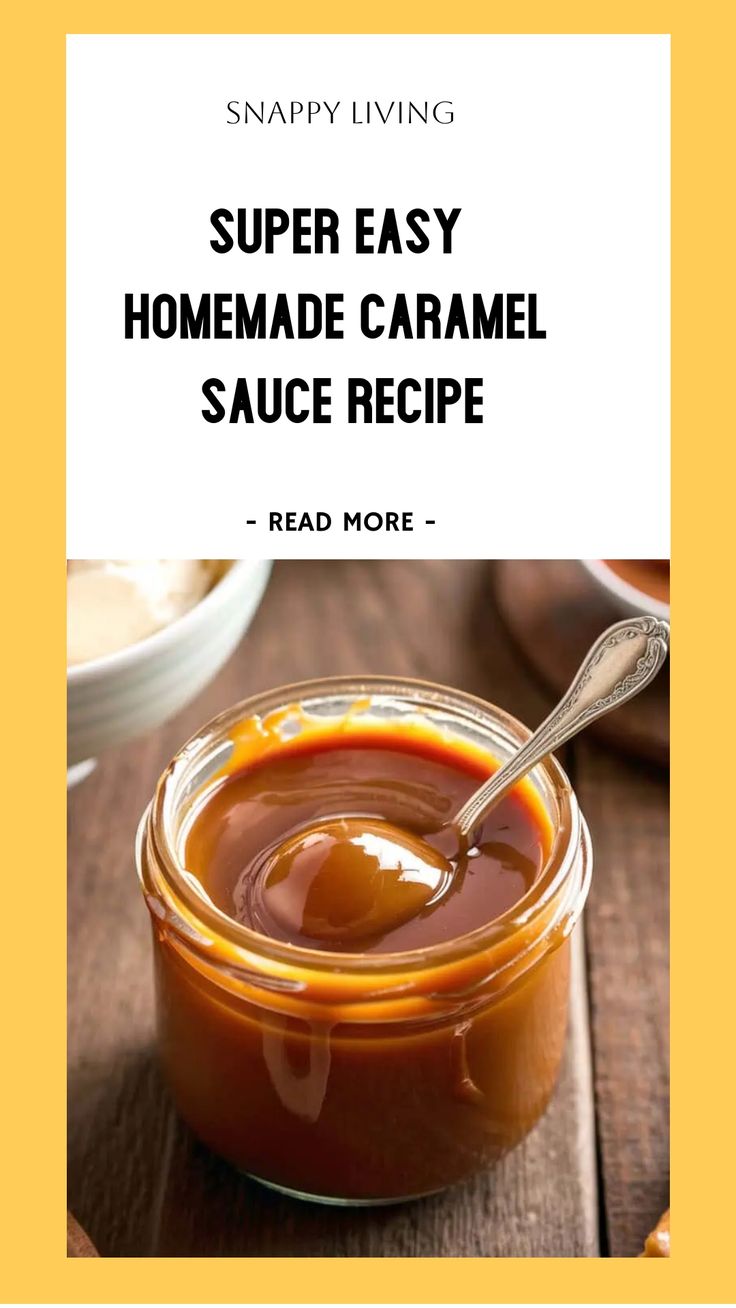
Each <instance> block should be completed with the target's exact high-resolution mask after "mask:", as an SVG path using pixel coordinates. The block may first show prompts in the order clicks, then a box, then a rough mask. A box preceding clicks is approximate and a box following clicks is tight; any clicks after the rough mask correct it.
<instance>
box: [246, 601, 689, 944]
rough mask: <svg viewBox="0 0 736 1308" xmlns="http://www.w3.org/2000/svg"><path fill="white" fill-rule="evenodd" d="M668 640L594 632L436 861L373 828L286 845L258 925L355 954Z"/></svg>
mask: <svg viewBox="0 0 736 1308" xmlns="http://www.w3.org/2000/svg"><path fill="white" fill-rule="evenodd" d="M669 636H670V629H669V626H668V624H667V623H666V622H660V621H658V620H657V619H656V618H651V617H645V618H632V619H631V620H630V621H627V622H617V623H616V624H615V625H614V626H613V627H609V628H608V630H607V631H604V632H603V635H602V636H600V637H599V639H598V640H597V641H596V642H595V645H594V646H593V648H592V649H591V650H589V651H588V654H587V655H586V657H585V659H584V660H583V663H582V665H581V667H580V669H579V671H578V673H577V676H576V677H575V680H574V681H573V683H572V685H571V686H570V688H569V690H568V691H567V693H566V694H565V696H564V697H563V698H562V699H561V700H560V702H559V704H558V705H557V707H556V708H555V709H553V710H552V712H551V713H550V715H549V717H548V718H546V719H545V721H544V722H543V723H542V725H541V726H540V727H537V730H536V731H535V732H534V735H533V736H530V738H529V740H527V742H526V744H524V745H522V747H521V749H519V750H517V752H516V753H515V754H514V755H513V756H512V757H511V758H510V759H508V760H507V762H506V763H504V764H503V766H502V767H501V768H499V770H498V772H495V773H494V774H493V776H492V777H490V778H489V779H488V781H486V782H484V784H483V785H482V786H480V787H479V788H478V790H476V791H475V793H474V794H472V795H471V796H470V799H468V800H467V801H466V803H465V804H463V806H462V808H461V809H460V811H459V813H457V814H456V816H455V817H454V818H453V819H450V821H449V822H447V823H446V824H445V826H444V827H443V828H442V831H441V832H439V833H437V835H440V836H442V843H443V845H444V847H445V848H444V851H442V850H440V849H439V848H436V847H435V846H434V845H430V844H429V843H428V842H427V841H425V840H424V839H423V838H422V837H421V836H415V835H412V834H410V833H409V832H407V831H402V830H401V829H400V828H399V827H397V826H394V824H393V823H391V822H385V821H383V820H382V819H378V818H370V819H366V818H349V817H346V818H338V819H331V820H328V821H323V822H319V823H316V824H315V825H314V826H312V827H308V828H307V829H306V830H305V831H298V832H297V833H296V834H295V835H292V836H290V837H289V838H288V839H287V840H285V841H284V842H283V844H281V845H280V846H279V847H278V848H277V849H275V850H274V851H272V853H271V855H270V856H269V858H268V859H267V860H266V861H265V863H264V866H263V869H262V875H261V876H260V877H259V880H258V883H257V885H255V886H254V889H253V895H254V901H253V902H254V904H255V914H256V916H257V917H258V919H259V920H260V919H262V921H263V923H266V924H267V923H269V922H270V923H271V924H273V923H274V922H275V923H276V924H277V926H278V929H279V930H281V931H285V932H286V938H287V939H293V938H295V936H296V937H298V936H299V935H303V934H306V935H307V936H308V937H309V938H310V939H313V940H314V939H317V940H321V941H323V942H325V943H326V944H327V945H328V946H331V945H332V944H334V942H335V940H338V941H339V943H340V944H341V945H342V946H343V947H344V946H345V945H346V944H354V945H355V947H356V948H358V947H360V944H361V941H363V940H364V939H365V938H366V937H367V936H375V935H376V934H378V935H384V934H385V933H386V932H387V931H389V930H393V929H395V928H396V927H397V926H400V925H401V924H402V923H403V922H404V921H407V920H408V919H409V918H412V917H415V916H416V915H417V914H418V913H419V912H421V911H423V910H424V909H425V908H427V907H429V906H430V905H431V904H434V903H436V902H437V901H438V899H439V898H440V897H441V896H442V895H444V894H445V893H446V892H447V890H448V889H449V888H450V887H451V885H452V879H453V873H454V869H456V868H457V867H459V866H461V864H462V862H463V860H464V859H465V858H466V856H467V855H468V853H469V852H470V851H471V850H472V848H473V846H474V844H475V837H476V835H477V833H478V832H479V830H480V827H481V824H482V822H483V819H484V818H485V817H486V816H487V814H488V813H489V812H490V811H491V809H492V808H493V807H494V805H496V804H497V803H498V802H499V800H501V799H502V798H503V797H504V795H506V794H507V793H508V791H509V790H511V788H512V786H515V785H516V784H517V782H519V781H520V780H521V778H522V777H524V776H526V774H527V772H530V771H531V769H532V768H533V767H535V765H536V764H537V763H540V762H541V761H542V759H544V758H546V756H547V755H548V754H551V753H552V752H553V750H555V749H558V748H559V746H560V745H563V744H564V743H565V741H566V740H569V739H570V737H571V736H574V735H575V734H576V733H577V732H578V731H580V730H581V729H582V728H583V727H587V725H588V723H589V722H594V721H595V719H596V718H600V717H602V716H603V714H604V713H610V711H611V709H615V708H618V707H619V705H620V704H625V703H626V701H627V700H629V699H632V698H633V696H634V695H638V694H639V691H640V690H643V689H644V687H645V686H648V685H649V682H650V681H651V680H652V678H653V677H655V676H656V674H657V672H658V671H659V669H660V668H661V666H662V664H663V663H664V660H665V658H666V657H667V650H668V648H669ZM448 843H450V844H451V849H449V850H448V849H447V844H448ZM305 885H306V886H307V888H308V893H307V895H306V896H305V893H304V887H305ZM305 905H306V907H307V908H308V909H309V911H308V912H306V911H305ZM335 906H339V908H340V912H339V913H337V915H336V910H335ZM333 919H334V920H333ZM264 929H265V928H264ZM267 929H268V933H269V934H270V933H271V927H268V928H267Z"/></svg>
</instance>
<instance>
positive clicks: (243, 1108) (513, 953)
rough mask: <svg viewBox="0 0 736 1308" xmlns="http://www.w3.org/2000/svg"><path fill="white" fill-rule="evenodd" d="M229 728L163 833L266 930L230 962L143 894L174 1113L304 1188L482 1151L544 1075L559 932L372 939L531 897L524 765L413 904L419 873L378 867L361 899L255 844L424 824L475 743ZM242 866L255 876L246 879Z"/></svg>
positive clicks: (407, 1193) (445, 805)
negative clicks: (458, 856)
mask: <svg viewBox="0 0 736 1308" xmlns="http://www.w3.org/2000/svg"><path fill="white" fill-rule="evenodd" d="M236 744H237V748H236V754H235V758H234V761H233V763H232V764H231V767H232V771H231V772H230V773H226V774H225V775H224V776H221V777H220V779H219V780H218V781H217V782H216V783H215V784H214V786H213V788H212V789H211V790H210V792H209V793H208V794H205V796H204V798H203V800H202V801H201V803H200V807H199V811H198V813H197V815H196V816H195V818H194V820H193V824H192V825H191V827H190V829H189V834H188V837H187V838H186V844H185V851H184V852H185V856H186V862H187V865H188V871H189V872H190V873H194V874H196V876H197V878H198V879H199V880H200V882H201V884H202V885H203V886H204V887H205V889H206V892H207V895H208V896H209V897H210V898H211V900H212V902H213V903H214V904H215V905H216V906H217V907H218V908H219V909H220V910H224V911H225V912H226V913H228V914H229V915H231V916H232V917H233V918H236V919H238V920H239V921H240V922H243V923H246V924H249V925H250V926H256V925H260V926H261V927H264V926H266V927H268V929H269V930H270V931H271V932H273V935H272V936H271V938H270V939H265V938H264V937H263V936H254V937H253V938H252V943H251V944H250V945H248V946H247V950H248V952H247V954H246V956H245V960H244V961H243V955H242V954H238V952H237V948H236V946H235V945H234V944H231V943H230V942H229V938H228V937H227V933H224V934H225V938H217V939H212V941H211V943H210V944H209V945H207V944H204V945H203V944H201V943H199V940H200V934H201V933H199V932H198V931H197V929H196V928H195V930H194V932H193V933H192V935H191V937H189V936H188V934H187V931H182V930H181V929H180V924H179V925H177V921H176V919H172V920H171V922H169V920H168V919H167V918H166V917H165V916H162V915H160V914H158V913H157V912H156V911H154V909H152V920H153V929H154V942H155V960H156V982H157V999H158V1025H159V1036H160V1046H161V1051H162V1057H163V1062H164V1067H165V1071H166V1074H167V1077H168V1080H169V1083H170V1085H171V1088H172V1091H173V1094H174V1098H175V1100H176V1102H177V1105H178V1107H179V1110H180V1112H181V1113H182V1115H183V1117H184V1118H185V1119H186V1121H187V1122H188V1123H189V1124H190V1125H191V1127H192V1128H193V1129H194V1131H195V1132H196V1133H197V1135H198V1136H199V1137H200V1138H201V1139H202V1140H203V1141H204V1142H205V1143H206V1144H208V1145H209V1146H210V1147H211V1148H213V1149H214V1150H215V1151H216V1152H217V1153H219V1154H221V1155H222V1156H223V1157H225V1158H227V1159H229V1160H230V1161H231V1162H232V1163H233V1164H234V1165H235V1166H236V1167H238V1168H240V1169H241V1170H243V1171H245V1172H247V1173H249V1174H250V1175H253V1176H256V1177H258V1178H260V1179H263V1180H266V1181H268V1182H269V1183H270V1184H273V1185H276V1186H278V1187H282V1188H285V1189H287V1190H288V1191H290V1192H293V1193H297V1194H301V1195H306V1196H311V1197H321V1198H332V1199H335V1200H341V1201H347V1202H351V1201H352V1202H362V1203H370V1202H382V1201H393V1200H398V1199H402V1198H408V1197H415V1196H419V1195H423V1194H428V1193H432V1192H434V1191H436V1190H439V1189H442V1188H444V1187H445V1186H447V1185H450V1184H453V1183H455V1182H458V1181H461V1180H463V1179H464V1178H466V1177H467V1176H469V1175H470V1174H472V1173H473V1172H475V1171H477V1170H478V1169H479V1168H482V1167H484V1166H488V1165H490V1164H492V1163H493V1162H495V1161H496V1160H497V1159H498V1158H499V1157H500V1156H501V1155H502V1154H503V1153H504V1152H505V1151H506V1150H508V1149H509V1148H511V1147H512V1146H513V1145H514V1144H516V1143H517V1141H518V1140H520V1139H521V1137H522V1136H523V1135H524V1134H525V1133H526V1132H527V1131H529V1130H530V1129H531V1127H532V1126H533V1125H534V1124H535V1122H536V1121H537V1120H538V1118H539V1117H540V1115H541V1113H542V1112H543V1111H544V1108H545V1107H546V1104H547V1102H548V1100H549V1097H550V1095H551V1093H552V1089H553V1086H554V1082H555V1079H556V1076H557V1072H558V1069H559V1064H560V1059H561V1056H562V1048H563V1042H564V1034H565V1028H566V1020H567V1000H568V990H569V940H568V937H567V934H566V932H564V931H557V930H555V931H553V933H552V934H551V935H549V934H544V928H543V927H542V926H541V925H540V923H539V920H538V919H537V918H536V917H534V918H530V919H529V920H528V922H527V920H526V919H525V921H524V923H523V924H522V925H515V926H511V925H509V926H508V927H507V928H506V927H504V929H503V930H502V932H501V934H500V935H494V936H493V939H492V942H491V940H490V938H489V943H487V944H485V945H478V944H477V943H476V944H473V943H468V944H464V943H462V942H457V944H453V945H452V946H450V947H447V948H450V949H451V952H449V953H448V954H447V956H446V957H444V961H443V962H442V963H441V964H440V963H438V962H437V961H436V960H435V959H434V956H433V955H432V954H431V952H430V954H427V955H424V954H422V953H420V954H419V955H418V956H417V955H416V954H415V955H412V954H407V953H393V954H391V955H390V958H389V955H387V954H386V953H385V951H386V950H388V949H392V950H395V949H397V948H398V949H400V950H409V949H420V950H421V949H424V948H430V950H431V947H432V945H433V943H435V948H443V946H442V945H441V944H437V943H436V942H443V941H454V940H455V938H456V937H458V936H461V935H462V933H464V932H468V931H470V930H471V928H478V927H481V926H482V924H483V923H486V922H488V921H489V919H490V918H493V917H495V915H497V914H499V913H504V912H505V911H506V910H508V909H510V908H511V907H512V906H513V905H514V904H515V903H516V902H517V901H518V900H519V898H520V896H522V895H524V894H525V892H526V891H528V890H529V887H531V891H530V896H533V895H534V893H535V889H534V883H535V878H536V877H537V875H538V872H539V869H540V866H541V863H542V861H543V860H544V859H545V856H546V854H547V851H548V850H549V847H550V843H551V838H552V832H551V829H550V823H549V820H548V818H547V816H546V812H545V811H544V810H543V808H542V805H541V802H540V801H539V800H538V799H536V798H535V792H533V790H532V788H531V786H528V785H527V784H526V783H524V785H522V786H521V787H520V788H518V789H517V791H516V792H514V794H513V796H511V797H510V798H509V799H508V800H507V801H505V803H504V804H503V805H501V806H500V807H499V808H498V809H497V810H496V812H495V813H494V814H493V815H492V817H491V818H490V819H489V821H488V822H487V824H486V826H485V827H484V830H483V832H482V838H481V841H480V846H481V850H480V853H479V855H478V856H477V858H476V859H475V860H474V861H472V862H471V863H470V864H469V866H468V867H467V868H465V869H464V871H463V872H462V873H461V874H460V875H459V876H457V878H454V879H453V884H452V885H451V887H450V888H449V890H447V891H446V893H445V894H443V895H442V896H441V897H440V900H439V901H438V902H437V903H436V904H435V905H434V906H432V905H431V904H430V903H429V899H431V897H432V895H431V894H429V896H428V895H427V894H426V893H425V890H426V887H425V888H424V889H422V888H421V886H420V890H419V893H418V895H417V897H416V898H415V899H413V900H412V903H411V904H409V905H408V906H407V903H406V901H404V900H402V904H401V909H400V911H397V909H396V900H395V895H396V893H397V887H396V884H395V878H394V881H393V883H392V878H391V876H389V877H388V883H387V884H388V889H387V891H386V886H383V888H382V885H383V883H382V882H381V868H380V867H378V868H372V869H370V877H369V880H370V879H371V877H375V876H377V877H378V882H376V883H375V884H374V885H373V887H372V888H371V891H370V894H368V896H367V898H365V899H363V900H361V895H360V893H359V887H358V886H357V885H356V883H355V881H354V873H355V872H356V868H353V869H351V870H350V872H349V873H348V876H349V879H352V880H351V886H350V893H349V894H348V895H347V896H346V898H345V900H344V901H343V903H342V907H341V904H340V903H339V902H335V903H334V904H333V905H330V903H328V902H327V900H329V899H330V898H331V897H332V894H333V892H334V886H335V884H336V881H335V880H334V879H333V878H332V873H330V874H329V875H328V877H327V881H325V882H322V883H320V884H319V886H318V887H317V890H318V891H319V893H317V890H315V881H319V878H320V875H322V874H324V869H323V868H322V873H321V872H320V867H319V866H317V868H316V869H315V868H314V867H313V866H312V867H311V868H310V867H309V866H307V867H306V870H305V869H304V868H303V869H302V874H303V875H302V876H301V879H300V876H299V875H297V876H296V878H295V881H294V885H293V886H291V885H290V881H291V875H292V873H294V871H295V869H294V868H292V867H291V866H290V865H289V863H288V855H289V851H290V849H291V852H292V853H293V852H294V847H293V846H287V851H286V853H287V859H286V864H285V866H284V867H282V869H281V871H282V872H283V873H284V875H283V877H282V882H283V885H282V882H279V879H278V870H279V861H278V858H277V859H276V862H275V863H274V862H273V861H271V862H269V858H268V851H272V850H273V849H276V850H278V848H279V846H280V845H281V842H283V841H284V840H287V841H288V840H289V838H290V837H294V836H295V835H297V847H298V833H299V832H300V831H303V830H304V828H305V827H309V826H310V824H313V823H314V822H315V821H318V820H322V819H326V820H329V821H332V820H333V819H336V818H339V817H340V816H344V815H345V814H353V815H359V816H361V817H362V819H363V820H364V822H365V825H366V827H369V826H370V824H371V823H376V822H380V821H381V820H390V821H392V822H393V823H395V824H396V825H398V826H400V827H402V828H404V829H406V830H408V831H410V832H413V833H415V834H417V833H419V834H421V835H427V837H428V838H429V840H430V843H431V842H433V841H435V840H439V839H440V837H439V836H438V835H437V833H438V832H439V831H440V829H441V827H442V825H443V824H444V823H445V821H446V820H447V818H448V817H449V816H450V815H451V814H452V813H454V812H455V811H456V810H457V807H458V805H459V804H460V803H461V802H462V800H463V799H464V798H465V797H466V796H467V795H468V794H469V792H470V791H471V790H472V789H473V788H474V787H475V786H476V785H477V784H478V782H479V780H481V779H482V777H484V776H486V775H487V774H488V773H489V772H490V771H492V770H493V766H494V765H493V762H492V761H491V760H490V758H489V756H488V755H487V754H485V752H484V751H481V750H480V749H475V747H473V748H470V747H468V748H464V747H463V745H462V744H461V743H460V742H458V744H457V747H456V746H455V745H454V744H453V743H446V742H444V741H443V740H442V739H441V738H440V737H439V736H438V735H437V736H435V734H434V733H432V734H431V735H430V734H429V733H424V732H423V731H419V730H418V729H417V728H414V727H412V728H408V729H407V728H404V729H403V730H402V729H400V728H398V727H397V728H396V729H389V728H386V730H385V731H383V730H381V731H380V732H377V731H375V730H373V731H370V732H367V733H366V734H365V735H363V736H361V735H360V733H356V734H354V735H353V734H351V732H350V730H349V729H346V728H342V729H340V730H335V731H334V733H333V734H332V736H330V735H329V733H328V734H327V735H326V736H324V737H321V738H319V739H312V740H311V741H310V740H307V741H306V742H305V743H299V742H293V743H292V744H290V745H286V744H283V745H277V746H276V747H273V746H272V744H271V736H270V734H269V735H267V736H266V737H265V738H264V736H263V730H262V726H261V724H260V723H258V722H255V723H253V724H252V725H250V726H249V725H248V724H245V725H244V727H243V728H242V729H241V730H240V735H239V737H238V738H237V741H236ZM249 759H250V762H249V761H248V760H249ZM322 853H323V854H324V849H323V851H322ZM264 855H265V861H264ZM317 862H318V864H319V859H318V860H317ZM379 863H380V859H379ZM427 866H428V872H427V875H428V876H429V877H430V879H431V878H432V876H433V875H434V873H433V870H432V865H431V862H430V864H429V865H427ZM264 869H265V871H264ZM274 869H275V872H274ZM363 870H364V871H365V868H364V869H363ZM388 870H389V872H390V871H391V869H390V868H389V869H388ZM435 870H436V869H435ZM269 871H270V872H271V873H274V875H275V877H276V880H275V882H272V883H271V884H270V885H269V884H268V878H269ZM297 871H298V869H297ZM383 871H386V868H384V869H383ZM259 877H261V879H262V883H264V882H265V883H266V894H265V895H261V896H260V898H259V896H255V898H254V897H253V895H252V893H251V894H250V895H249V888H250V890H251V891H252V889H253V886H254V885H256V886H257V885H258V878H259ZM338 879H339V878H338ZM328 882H330V885H329V887H327V883H328ZM420 882H421V877H420ZM379 883H380V884H379ZM280 885H282V889H285V890H286V897H285V899H284V898H283V897H282V898H281V899H280V900H279V899H278V896H277V897H276V898H274V895H275V892H276V891H277V890H278V888H279V886H280ZM325 887H327V888H328V889H329V892H330V893H329V894H328V895H327V897H326V898H325V896H323V894H322V891H323V890H324V889H325ZM373 891H376V894H374V893H373ZM384 891H386V893H384ZM401 894H403V892H401ZM269 895H270V899H269ZM310 897H312V898H311V900H310ZM308 900H310V904H311V907H310V905H308V903H307V901H308ZM267 901H268V902H267ZM259 913H265V914H266V916H267V918H268V921H264V920H262V918H260V917H259V916H258V915H259ZM553 913H554V905H553V904H552V903H551V902H550V903H549V905H546V906H545V908H544V909H543V910H541V915H542V918H543V919H544V920H547V921H551V920H552V916H553ZM346 923H347V930H346ZM356 923H359V924H360V926H359V932H360V933H362V937H361V939H362V943H361V955H360V960H361V962H360V966H358V965H357V964H356V963H351V958H355V953H353V954H352V955H351V954H349V953H347V952H345V951H346V949H348V948H352V950H353V951H355V948H356V929H355V928H356ZM366 923H367V926H366ZM325 924H327V925H325ZM540 933H541V934H540ZM328 937H329V939H328ZM473 939H474V938H473V937H468V941H471V940H473ZM484 939H485V937H484ZM259 940H260V941H261V942H262V943H261V944H259V943H258V941H259ZM294 941H296V942H297V943H305V942H306V943H308V945H309V946H310V947H311V951H312V952H311V954H308V955H304V954H303V953H302V954H300V953H299V952H298V951H296V950H295V951H294V955H293V963H292V962H291V958H292V956H291V955H290V954H289V952H288V951H290V950H291V949H292V948H293V942H294ZM284 942H285V943H284ZM290 942H291V943H290ZM269 947H272V949H276V948H277V947H278V949H279V950H280V951H281V952H280V953H279V954H278V955H277V956H276V958H277V963H276V964H274V963H273V962H272V961H271V962H266V961H265V960H272V959H273V958H274V955H273V954H272V953H271V954H269ZM238 948H239V947H238ZM244 948H245V947H244ZM326 950H328V951H329V952H325V951H326ZM284 951H286V953H284ZM341 951H342V952H341ZM312 957H314V959H315V960H316V961H315V962H311V961H310V959H311V958H312ZM259 959H260V961H259ZM384 960H385V961H384ZM405 960H406V961H405ZM412 960H413V961H412ZM364 965H365V966H364ZM269 969H270V970H269ZM376 969H378V970H376Z"/></svg>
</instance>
